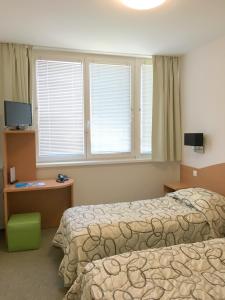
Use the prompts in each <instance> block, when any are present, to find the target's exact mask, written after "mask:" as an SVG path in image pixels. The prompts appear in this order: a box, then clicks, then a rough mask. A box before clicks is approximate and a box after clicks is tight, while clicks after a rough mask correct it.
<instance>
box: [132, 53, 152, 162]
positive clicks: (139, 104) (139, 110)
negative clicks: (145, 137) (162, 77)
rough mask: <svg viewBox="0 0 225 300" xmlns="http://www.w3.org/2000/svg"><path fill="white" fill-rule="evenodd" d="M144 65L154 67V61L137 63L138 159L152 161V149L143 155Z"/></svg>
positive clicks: (144, 60) (139, 60)
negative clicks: (142, 88) (142, 82)
mask: <svg viewBox="0 0 225 300" xmlns="http://www.w3.org/2000/svg"><path fill="white" fill-rule="evenodd" d="M142 65H152V59H138V63H137V70H136V74H138V76H137V77H138V78H137V85H138V86H137V88H136V90H137V91H138V96H137V98H138V101H137V102H138V106H139V107H138V122H137V124H138V142H139V143H138V149H136V151H137V152H136V153H138V154H137V156H136V157H137V158H142V159H144V158H146V159H151V158H152V149H151V152H150V153H149V154H146V153H141V66H142Z"/></svg>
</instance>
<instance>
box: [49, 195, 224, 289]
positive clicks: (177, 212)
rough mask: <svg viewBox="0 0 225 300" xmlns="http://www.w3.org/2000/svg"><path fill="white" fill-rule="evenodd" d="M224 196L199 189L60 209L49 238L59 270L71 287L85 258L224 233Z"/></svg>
mask: <svg viewBox="0 0 225 300" xmlns="http://www.w3.org/2000/svg"><path fill="white" fill-rule="evenodd" d="M224 216H225V198H224V197H222V196H220V195H218V194H216V193H212V192H209V191H206V190H202V189H188V190H183V191H182V190H181V191H179V192H175V193H172V194H168V195H167V196H166V197H163V198H157V199H151V200H142V201H134V202H126V203H116V204H104V205H90V206H80V207H74V208H70V209H68V210H67V211H65V213H64V215H63V217H62V219H61V223H60V226H59V228H58V231H57V233H56V235H55V237H54V240H53V243H54V244H55V245H56V246H59V247H61V248H62V249H63V251H64V258H63V260H62V262H61V265H60V269H59V273H60V275H61V276H62V277H63V278H64V284H65V286H71V285H72V283H73V282H74V280H75V279H76V278H77V276H78V275H79V274H80V273H81V272H82V271H83V269H84V267H85V266H86V265H87V263H88V262H91V261H94V260H99V259H101V258H104V257H109V256H113V255H116V254H121V253H125V252H128V251H136V250H143V249H148V248H156V247H157V248H158V247H164V246H170V245H174V244H181V243H190V242H198V241H203V240H207V239H210V238H215V237H220V236H224V232H223V231H224V228H225V226H224V224H225V221H224V219H225V218H224Z"/></svg>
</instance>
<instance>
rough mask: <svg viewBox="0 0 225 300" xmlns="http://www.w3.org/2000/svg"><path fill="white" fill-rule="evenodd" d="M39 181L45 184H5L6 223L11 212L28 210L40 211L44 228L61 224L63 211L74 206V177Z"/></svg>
mask: <svg viewBox="0 0 225 300" xmlns="http://www.w3.org/2000/svg"><path fill="white" fill-rule="evenodd" d="M37 181H40V182H44V183H45V185H44V186H30V187H20V188H16V187H15V185H14V184H13V185H11V184H7V185H6V186H5V188H4V215H5V225H6V224H7V222H8V219H9V217H10V215H11V214H15V213H26V212H40V213H41V219H42V228H49V227H57V226H58V225H59V223H60V219H61V217H62V214H63V212H64V211H65V210H66V209H67V208H69V207H71V206H72V198H73V183H74V181H73V180H72V179H69V180H68V181H65V182H64V183H58V182H56V181H55V179H47V180H42V179H40V180H37ZM28 182H29V181H28ZM30 182H35V181H30Z"/></svg>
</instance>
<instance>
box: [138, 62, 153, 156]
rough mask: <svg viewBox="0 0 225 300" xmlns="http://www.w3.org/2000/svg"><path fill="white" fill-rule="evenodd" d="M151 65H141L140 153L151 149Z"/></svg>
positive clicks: (145, 152)
mask: <svg viewBox="0 0 225 300" xmlns="http://www.w3.org/2000/svg"><path fill="white" fill-rule="evenodd" d="M152 85H153V68H152V65H142V66H141V154H150V153H151V151H152Z"/></svg>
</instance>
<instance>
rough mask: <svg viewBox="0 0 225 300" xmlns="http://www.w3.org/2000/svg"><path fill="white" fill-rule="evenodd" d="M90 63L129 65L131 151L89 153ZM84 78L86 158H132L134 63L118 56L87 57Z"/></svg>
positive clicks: (133, 155) (133, 154)
mask: <svg viewBox="0 0 225 300" xmlns="http://www.w3.org/2000/svg"><path fill="white" fill-rule="evenodd" d="M90 63H97V64H111V65H127V66H130V67H131V91H130V92H131V133H130V134H131V136H130V137H131V152H127V153H110V154H108V153H106V154H92V153H91V128H90V125H89V124H90V103H91V101H90V100H91V99H90ZM86 66H87V67H86V68H87V70H86V72H87V73H86V76H87V77H86V78H87V94H88V97H87V98H88V101H87V122H86V123H87V127H88V130H87V145H88V147H87V159H88V160H92V159H94V160H96V159H97V160H98V159H103V158H104V159H112V158H114V159H115V158H117V159H121V158H134V157H135V152H134V102H135V101H134V73H135V70H134V68H135V64H134V62H133V61H131V60H125V59H118V58H103V59H102V58H99V57H95V58H87V64H86Z"/></svg>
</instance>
